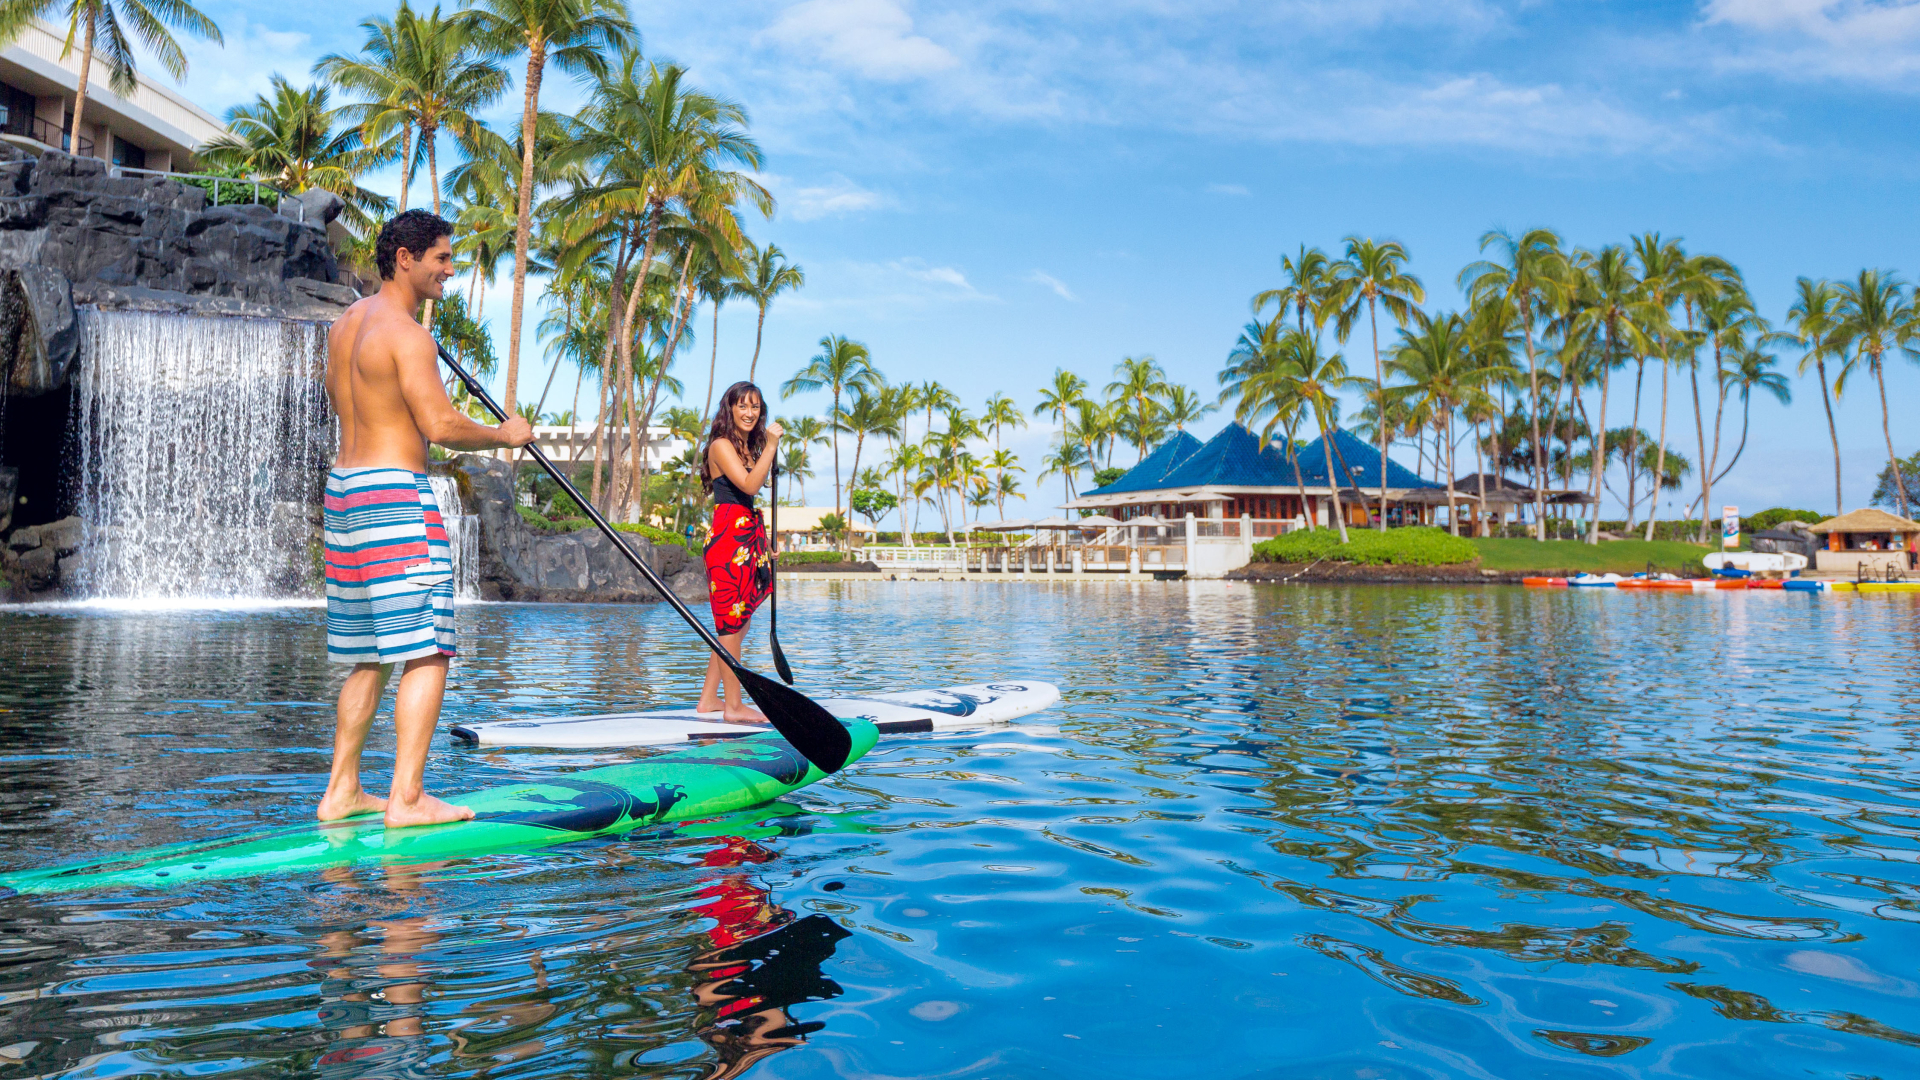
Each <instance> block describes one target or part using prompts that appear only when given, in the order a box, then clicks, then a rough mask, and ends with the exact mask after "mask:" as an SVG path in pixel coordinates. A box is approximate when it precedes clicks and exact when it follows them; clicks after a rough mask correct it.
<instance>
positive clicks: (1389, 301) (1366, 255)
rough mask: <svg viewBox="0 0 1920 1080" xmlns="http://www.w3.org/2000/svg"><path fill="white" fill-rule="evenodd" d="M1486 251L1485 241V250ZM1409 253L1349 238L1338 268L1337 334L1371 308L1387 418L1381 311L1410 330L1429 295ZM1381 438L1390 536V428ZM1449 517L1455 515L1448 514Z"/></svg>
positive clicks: (1376, 371) (1376, 374)
mask: <svg viewBox="0 0 1920 1080" xmlns="http://www.w3.org/2000/svg"><path fill="white" fill-rule="evenodd" d="M1485 246H1486V244H1485V242H1484V241H1483V242H1482V244H1481V247H1482V248H1483V249H1484V248H1485ZM1406 263H1407V249H1406V248H1405V247H1403V246H1402V245H1401V244H1400V242H1399V241H1397V240H1388V241H1385V242H1383V243H1380V242H1375V241H1374V240H1373V239H1372V238H1371V237H1368V238H1362V237H1358V236H1349V237H1347V256H1346V258H1344V259H1342V260H1340V262H1339V263H1337V264H1336V265H1335V266H1334V271H1333V272H1334V279H1335V280H1336V281H1337V282H1338V283H1339V284H1338V285H1337V286H1336V288H1337V290H1338V296H1339V301H1338V302H1339V304H1340V311H1339V315H1338V321H1337V322H1336V323H1335V324H1334V331H1335V333H1336V334H1337V335H1338V336H1339V338H1340V340H1341V341H1345V340H1347V335H1348V334H1350V333H1351V332H1352V331H1353V324H1354V323H1355V322H1356V321H1358V319H1359V318H1360V308H1361V306H1362V305H1364V306H1365V307H1366V309H1367V321H1368V323H1369V324H1370V325H1371V326H1372V327H1373V381H1374V387H1375V390H1376V394H1375V400H1376V402H1377V404H1378V408H1379V410H1380V415H1381V416H1382V417H1385V416H1386V413H1387V371H1386V367H1385V366H1384V365H1383V364H1382V362H1381V360H1380V306H1381V305H1382V304H1384V305H1386V308H1387V314H1388V315H1389V316H1391V317H1392V319H1393V321H1394V322H1396V323H1398V324H1399V325H1401V326H1405V325H1407V320H1408V319H1409V318H1411V317H1412V315H1413V313H1414V311H1415V305H1417V304H1420V303H1422V302H1424V301H1425V300H1426V298H1427V291H1426V289H1425V288H1423V287H1422V286H1421V284H1420V279H1419V278H1417V277H1414V276H1413V275H1412V274H1409V273H1407V272H1406V270H1405V269H1404V267H1405V266H1406ZM1378 427H1379V436H1380V531H1381V532H1385V531H1387V435H1388V430H1387V425H1386V424H1384V423H1382V424H1380V425H1378ZM1448 516H1449V517H1451V516H1452V515H1451V514H1449V515H1448Z"/></svg>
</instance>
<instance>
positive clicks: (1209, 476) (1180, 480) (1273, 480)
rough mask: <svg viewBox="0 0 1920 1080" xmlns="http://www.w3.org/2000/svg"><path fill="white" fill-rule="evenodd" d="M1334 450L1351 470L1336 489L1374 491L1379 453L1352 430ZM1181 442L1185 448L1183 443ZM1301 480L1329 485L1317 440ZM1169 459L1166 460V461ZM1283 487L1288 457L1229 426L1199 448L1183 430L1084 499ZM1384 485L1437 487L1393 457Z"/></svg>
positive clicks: (1336, 432)
mask: <svg viewBox="0 0 1920 1080" xmlns="http://www.w3.org/2000/svg"><path fill="white" fill-rule="evenodd" d="M1330 438H1331V439H1332V440H1333V448H1334V450H1335V452H1336V453H1335V456H1334V462H1333V467H1334V469H1335V470H1336V471H1337V470H1339V469H1340V467H1341V465H1342V464H1343V460H1344V464H1345V465H1346V467H1347V468H1350V469H1352V470H1353V473H1352V478H1351V479H1350V480H1348V481H1347V482H1346V483H1343V484H1341V485H1340V486H1341V487H1343V488H1345V487H1359V488H1377V486H1378V484H1379V483H1380V451H1379V450H1377V449H1375V448H1374V447H1372V446H1369V445H1367V443H1365V442H1363V441H1362V440H1361V439H1360V438H1358V437H1357V436H1355V435H1354V434H1353V433H1352V432H1349V431H1346V430H1343V429H1341V428H1335V429H1333V432H1332V433H1331V435H1330ZM1182 440H1184V444H1182ZM1298 457H1299V465H1300V480H1301V482H1303V483H1305V484H1306V486H1308V487H1329V486H1331V485H1329V484H1328V483H1327V453H1326V450H1325V449H1324V448H1323V446H1322V440H1320V439H1315V440H1314V441H1312V442H1310V443H1308V444H1307V445H1306V446H1305V447H1303V448H1301V450H1300V451H1299V455H1298ZM1168 459H1170V461H1169V460H1168ZM1209 485H1214V486H1220V487H1283V488H1290V487H1293V486H1294V474H1293V465H1292V464H1291V463H1289V462H1288V461H1287V455H1286V453H1285V452H1284V451H1282V450H1281V449H1280V448H1279V447H1277V446H1274V445H1273V444H1272V443H1268V444H1266V445H1264V446H1263V445H1261V442H1260V437H1259V436H1258V435H1255V434H1254V433H1253V432H1252V431H1249V430H1248V429H1247V428H1246V427H1244V426H1242V425H1240V424H1237V423H1235V424H1228V425H1227V426H1226V427H1225V428H1223V429H1221V431H1220V434H1218V435H1215V436H1214V437H1213V438H1211V439H1208V440H1207V442H1206V443H1205V445H1201V444H1200V441H1199V440H1198V439H1195V438H1194V437H1193V436H1191V435H1188V434H1186V433H1184V432H1182V433H1181V434H1180V435H1178V436H1176V437H1175V438H1174V439H1172V440H1169V441H1168V442H1167V443H1165V444H1163V445H1162V446H1161V447H1160V448H1159V449H1156V450H1155V451H1154V452H1153V453H1152V454H1149V455H1147V458H1146V460H1144V461H1142V462H1141V463H1140V464H1139V465H1136V466H1134V467H1133V468H1132V469H1131V470H1129V471H1128V472H1127V474H1126V475H1125V476H1122V477H1121V478H1120V479H1118V480H1116V481H1114V482H1113V483H1111V484H1109V485H1107V486H1106V487H1103V488H1098V489H1096V490H1094V491H1088V492H1084V493H1083V494H1086V495H1113V494H1118V493H1121V492H1128V491H1158V490H1161V489H1166V488H1198V487H1206V486H1209ZM1387 486H1388V487H1390V488H1430V487H1436V486H1438V485H1436V484H1434V483H1433V482H1432V481H1430V480H1423V479H1421V478H1420V477H1419V476H1418V475H1416V474H1415V473H1414V472H1413V471H1412V470H1410V469H1408V468H1407V467H1406V466H1404V465H1401V464H1400V463H1399V462H1397V461H1395V460H1393V458H1392V457H1388V458H1387Z"/></svg>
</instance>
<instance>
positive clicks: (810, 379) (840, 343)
mask: <svg viewBox="0 0 1920 1080" xmlns="http://www.w3.org/2000/svg"><path fill="white" fill-rule="evenodd" d="M879 385H884V381H883V380H882V379H881V378H880V373H879V372H878V371H875V370H874V368H873V354H872V353H871V352H869V351H867V347H866V346H865V345H862V344H861V343H860V342H858V341H854V340H852V339H850V338H845V337H842V336H840V335H839V334H828V335H827V336H826V337H823V338H821V339H820V351H819V352H818V353H817V354H815V355H814V357H813V359H811V360H809V361H807V366H806V367H803V368H801V369H800V370H799V371H797V372H795V373H794V375H793V378H791V379H788V380H787V381H786V382H783V383H781V384H780V395H781V396H782V397H787V396H790V395H793V394H804V393H810V392H812V391H814V390H819V389H822V388H825V389H826V390H828V391H829V392H831V393H832V394H833V405H832V407H831V408H829V409H828V410H827V415H828V416H829V417H838V416H839V415H840V399H841V398H842V397H844V396H845V395H847V394H848V393H851V392H852V391H854V390H856V389H860V388H863V387H872V386H879ZM833 512H834V513H836V514H838V513H840V428H839V426H838V424H837V423H836V424H835V425H834V426H833ZM842 517H843V518H844V515H842Z"/></svg>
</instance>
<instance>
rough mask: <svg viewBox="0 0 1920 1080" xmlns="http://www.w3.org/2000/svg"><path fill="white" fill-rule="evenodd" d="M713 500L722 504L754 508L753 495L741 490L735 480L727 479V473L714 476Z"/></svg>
mask: <svg viewBox="0 0 1920 1080" xmlns="http://www.w3.org/2000/svg"><path fill="white" fill-rule="evenodd" d="M713 501H714V502H715V503H716V504H718V505H721V506H744V507H746V508H747V509H749V510H751V509H753V496H751V495H748V494H747V493H746V492H743V491H741V490H740V489H739V488H738V487H736V486H735V485H734V482H733V481H731V480H729V479H727V474H726V473H721V474H720V475H719V476H716V477H714V478H713Z"/></svg>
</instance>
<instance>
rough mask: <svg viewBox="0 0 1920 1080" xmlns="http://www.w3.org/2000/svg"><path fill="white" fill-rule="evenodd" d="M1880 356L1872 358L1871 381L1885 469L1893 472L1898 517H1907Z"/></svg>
mask: <svg viewBox="0 0 1920 1080" xmlns="http://www.w3.org/2000/svg"><path fill="white" fill-rule="evenodd" d="M1880 359H1881V358H1880V356H1879V355H1878V354H1875V356H1874V358H1873V381H1874V383H1875V384H1876V385H1878V386H1879V387H1880V430H1881V432H1883V433H1884V434H1885V435H1886V437H1887V467H1888V468H1891V469H1892V470H1893V491H1894V494H1895V495H1897V496H1899V498H1900V516H1901V517H1906V516H1907V481H1906V480H1905V478H1903V477H1902V476H1901V475H1900V473H1901V469H1900V457H1899V455H1898V454H1895V453H1894V452H1893V422H1892V421H1891V420H1890V419H1889V418H1888V416H1887V377H1886V373H1885V372H1884V371H1883V370H1882V368H1881V363H1880Z"/></svg>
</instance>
